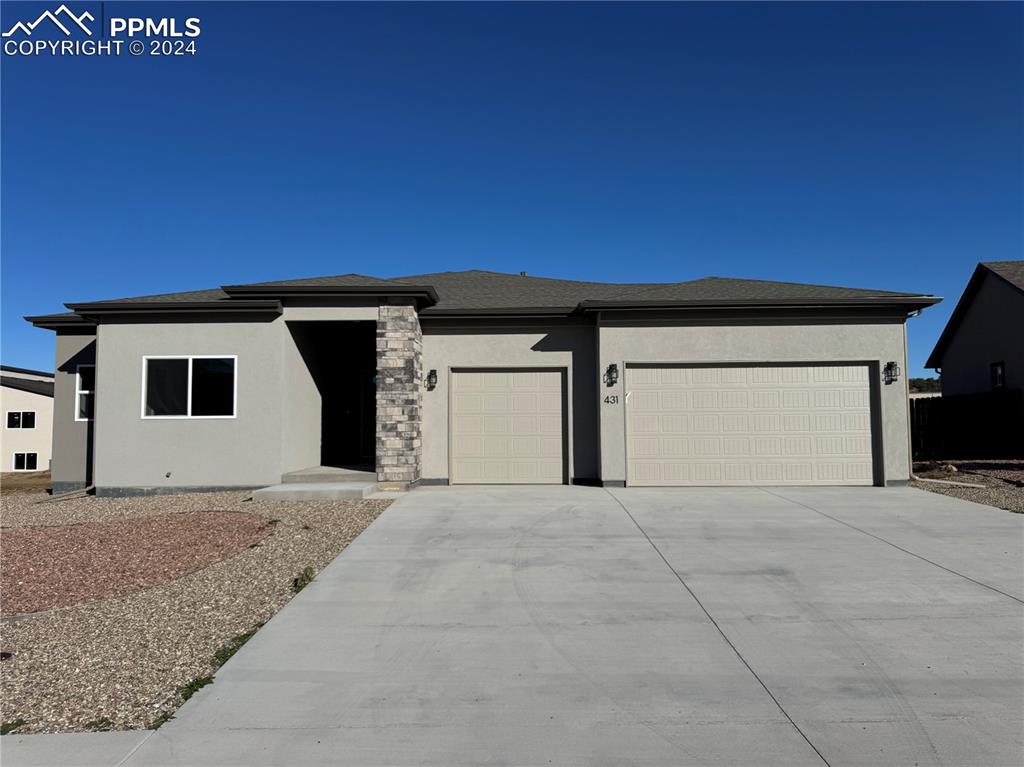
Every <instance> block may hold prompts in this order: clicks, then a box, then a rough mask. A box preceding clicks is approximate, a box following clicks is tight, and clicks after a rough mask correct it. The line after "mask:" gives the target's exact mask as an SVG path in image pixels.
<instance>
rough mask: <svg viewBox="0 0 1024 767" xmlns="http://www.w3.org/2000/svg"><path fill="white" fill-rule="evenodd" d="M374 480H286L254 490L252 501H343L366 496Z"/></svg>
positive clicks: (374, 484)
mask: <svg viewBox="0 0 1024 767" xmlns="http://www.w3.org/2000/svg"><path fill="white" fill-rule="evenodd" d="M376 489H377V483H376V482H367V481H356V482H287V483H283V484H280V485H271V486H270V487H263V488H260V489H259V490H254V491H253V493H252V499H253V500H254V501H343V500H350V499H353V498H354V499H359V498H366V497H367V496H369V495H370V494H371V493H373V492H375V491H376Z"/></svg>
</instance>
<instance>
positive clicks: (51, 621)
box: [0, 493, 390, 733]
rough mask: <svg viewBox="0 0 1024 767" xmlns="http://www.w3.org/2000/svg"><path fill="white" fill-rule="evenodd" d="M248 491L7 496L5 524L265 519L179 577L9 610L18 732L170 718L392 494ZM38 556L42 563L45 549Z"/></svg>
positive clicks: (5, 709)
mask: <svg viewBox="0 0 1024 767" xmlns="http://www.w3.org/2000/svg"><path fill="white" fill-rule="evenodd" d="M247 498H248V494H247V493H192V494H182V495H169V496H150V497H137V498H95V497H75V498H70V499H65V500H57V501H50V500H47V499H48V496H46V495H42V494H36V495H7V494H4V496H3V497H2V498H0V502H2V506H3V509H2V521H3V524H4V526H5V528H13V527H19V528H23V527H25V526H31V527H38V526H40V525H50V526H51V529H54V528H53V527H52V526H59V525H67V524H80V525H93V524H96V523H100V522H119V523H124V524H126V525H128V526H131V525H136V524H140V523H145V522H146V520H147V518H154V517H161V516H162V517H166V516H168V515H170V516H172V517H174V518H193V517H197V516H198V517H201V516H204V515H206V514H209V513H211V512H233V515H235V516H255V517H258V518H259V520H260V522H261V523H262V524H270V528H269V530H268V531H267V532H266V534H265V535H263V537H262V538H260V540H259V541H258V542H257V543H255V544H254V545H253V547H244V548H242V549H241V550H240V551H238V552H237V553H235V554H234V555H233V556H229V557H227V558H226V559H224V558H222V559H221V560H220V561H216V562H213V563H212V564H209V565H207V566H205V567H203V568H201V569H198V570H195V571H193V572H189V573H187V574H185V575H182V576H181V577H178V578H174V579H172V580H167V581H164V582H162V583H158V584H157V585H154V586H150V587H148V588H143V589H141V590H138V591H134V592H133V593H130V594H126V595H124V596H120V597H111V598H107V599H96V600H93V601H90V602H85V603H82V604H78V605H75V606H72V607H65V608H60V609H55V610H51V611H49V612H45V613H39V614H37V615H34V616H31V617H28V618H8V619H4V622H3V623H2V624H0V651H2V652H3V655H2V656H0V657H2V658H3V660H2V664H3V666H2V668H0V721H3V722H15V721H18V720H22V721H23V724H21V725H20V726H19V728H18V730H17V731H18V732H19V733H32V732H75V731H88V730H97V729H118V730H123V729H137V728H144V727H149V726H153V725H155V724H159V723H160V722H162V721H166V719H167V718H168V717H170V716H171V715H172V714H173V712H174V711H175V709H177V707H178V706H180V705H181V703H182V702H183V700H185V698H186V697H187V696H188V695H189V694H191V692H192V691H194V690H195V689H197V687H198V686H199V684H200V683H203V684H205V683H206V678H207V677H210V676H213V675H214V674H215V672H216V669H217V667H218V666H219V665H220V663H221V662H223V660H224V658H225V656H226V655H228V654H230V652H231V651H233V649H232V648H234V647H236V646H237V645H238V644H239V643H240V641H241V640H242V639H243V638H247V637H248V636H249V635H250V633H251V632H252V631H253V630H254V629H255V628H257V627H259V626H260V625H262V624H263V623H264V622H266V621H267V620H269V619H270V618H271V617H273V615H274V614H275V613H276V612H277V611H278V610H280V609H281V607H283V606H284V605H285V604H286V603H287V602H288V600H289V599H291V598H292V597H293V596H294V595H295V590H294V584H295V580H296V578H300V577H302V576H303V573H304V572H305V569H306V568H307V567H308V568H311V569H312V572H313V573H319V572H320V571H321V570H322V569H323V568H324V567H325V566H326V565H327V564H328V563H329V562H330V561H331V560H332V559H334V557H336V556H337V555H338V554H339V553H340V552H341V551H342V550H343V549H344V548H345V547H346V546H347V545H348V544H349V543H350V542H351V541H352V540H353V539H355V537H356V536H358V535H359V533H361V532H362V531H363V530H364V529H365V528H366V526H367V525H369V524H370V523H371V522H372V521H373V520H374V519H375V518H376V517H377V515H379V514H380V513H381V512H382V511H383V510H384V509H385V508H386V507H387V506H388V505H389V503H390V502H389V501H383V500H381V501H378V500H366V501H323V502H312V501H309V502H263V503H259V502H253V501H248V500H247ZM39 501H42V502H41V503H40V502H39ZM4 532H5V534H6V532H7V530H5V531H4ZM5 549H6V545H5ZM4 553H5V554H6V550H5V552H4ZM40 556H41V558H40V562H43V561H45V558H46V556H47V555H46V552H45V551H43V552H41V555H40ZM314 583H315V581H314ZM0 596H3V595H2V594H0ZM214 684H216V677H214Z"/></svg>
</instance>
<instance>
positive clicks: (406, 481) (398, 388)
mask: <svg viewBox="0 0 1024 767" xmlns="http://www.w3.org/2000/svg"><path fill="white" fill-rule="evenodd" d="M422 357H423V335H422V333H421V331H420V320H419V316H418V315H417V313H416V305H415V304H414V303H405V304H398V303H392V304H381V306H380V311H379V314H378V316H377V482H378V483H379V484H380V485H387V486H393V487H399V488H402V489H405V488H409V487H411V486H412V485H413V484H415V483H416V482H418V481H419V478H420V469H421V466H422V450H423V442H422V439H421V435H420V428H421V425H422V417H421V412H420V408H421V399H420V398H421V397H422V391H421V388H420V382H421V378H422V374H423V371H422Z"/></svg>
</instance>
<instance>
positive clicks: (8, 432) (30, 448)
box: [0, 365, 53, 471]
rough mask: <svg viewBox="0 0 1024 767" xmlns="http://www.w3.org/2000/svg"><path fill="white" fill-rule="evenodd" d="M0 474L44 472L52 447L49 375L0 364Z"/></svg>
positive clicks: (51, 378)
mask: <svg viewBox="0 0 1024 767" xmlns="http://www.w3.org/2000/svg"><path fill="white" fill-rule="evenodd" d="M0 410H2V411H3V419H4V422H3V431H2V432H0V434H2V435H3V437H2V438H0V456H2V457H0V461H2V463H0V471H46V470H47V469H49V468H50V446H51V445H52V444H53V433H52V432H53V373H47V372H46V371H44V370H29V369H28V368H18V367H12V366H10V365H0Z"/></svg>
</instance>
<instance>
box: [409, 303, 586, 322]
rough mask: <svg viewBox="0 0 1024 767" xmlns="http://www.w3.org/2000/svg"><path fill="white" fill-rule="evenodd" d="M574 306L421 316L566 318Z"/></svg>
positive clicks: (433, 312)
mask: <svg viewBox="0 0 1024 767" xmlns="http://www.w3.org/2000/svg"><path fill="white" fill-rule="evenodd" d="M575 309H576V307H574V306H506V307H500V308H487V309H471V308H470V309H443V308H441V309H438V308H431V309H428V310H426V311H424V312H422V315H423V316H424V317H427V318H438V317H444V318H446V319H454V318H458V317H466V318H473V317H568V316H569V315H570V314H572V313H573V312H574V311H575Z"/></svg>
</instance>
